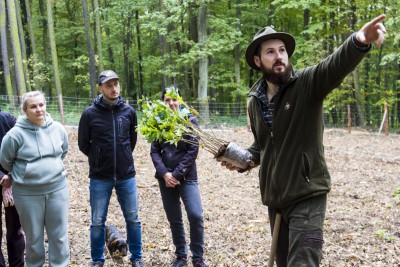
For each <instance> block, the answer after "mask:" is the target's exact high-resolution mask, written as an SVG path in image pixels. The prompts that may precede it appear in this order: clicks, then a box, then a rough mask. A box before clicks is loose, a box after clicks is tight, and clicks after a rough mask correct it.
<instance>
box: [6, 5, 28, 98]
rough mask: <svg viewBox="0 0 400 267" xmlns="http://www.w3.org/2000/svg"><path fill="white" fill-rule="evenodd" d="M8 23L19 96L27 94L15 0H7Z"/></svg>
mask: <svg viewBox="0 0 400 267" xmlns="http://www.w3.org/2000/svg"><path fill="white" fill-rule="evenodd" d="M7 11H8V14H7V15H8V21H9V22H8V23H9V25H10V41H11V46H12V52H13V57H14V70H15V82H16V84H17V94H18V95H23V94H24V93H25V92H26V83H25V77H24V66H23V62H22V53H21V46H20V42H19V36H18V22H17V16H16V14H17V13H16V12H17V11H16V9H15V2H14V0H7Z"/></svg>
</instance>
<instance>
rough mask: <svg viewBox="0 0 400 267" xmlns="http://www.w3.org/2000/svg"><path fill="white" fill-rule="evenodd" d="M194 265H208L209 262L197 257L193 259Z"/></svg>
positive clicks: (198, 266) (194, 266) (199, 266)
mask: <svg viewBox="0 0 400 267" xmlns="http://www.w3.org/2000/svg"><path fill="white" fill-rule="evenodd" d="M193 267H207V264H206V263H205V262H204V260H203V259H196V260H193Z"/></svg>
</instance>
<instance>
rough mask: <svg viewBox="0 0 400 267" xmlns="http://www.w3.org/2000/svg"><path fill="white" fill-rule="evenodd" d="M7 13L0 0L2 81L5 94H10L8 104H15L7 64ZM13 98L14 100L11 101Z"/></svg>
mask: <svg viewBox="0 0 400 267" xmlns="http://www.w3.org/2000/svg"><path fill="white" fill-rule="evenodd" d="M6 21H7V15H6V9H5V3H4V0H0V37H1V57H2V59H3V68H4V81H5V86H6V92H7V95H9V96H10V104H14V105H16V104H17V102H16V98H12V96H13V95H14V94H13V88H12V84H11V75H10V66H9V64H8V50H7V49H8V45H7V29H6V24H7V22H6ZM12 100H14V101H12Z"/></svg>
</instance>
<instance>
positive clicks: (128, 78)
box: [122, 12, 133, 96]
mask: <svg viewBox="0 0 400 267" xmlns="http://www.w3.org/2000/svg"><path fill="white" fill-rule="evenodd" d="M131 20H132V17H131V13H130V12H129V15H128V18H127V20H126V25H125V27H126V28H125V40H124V44H123V54H124V80H125V85H123V90H122V95H124V96H129V95H130V90H131V88H132V87H133V78H132V75H133V74H132V68H131V62H130V59H129V54H130V47H131V44H132V32H131Z"/></svg>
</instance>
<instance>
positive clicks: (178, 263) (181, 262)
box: [171, 258, 188, 267]
mask: <svg viewBox="0 0 400 267" xmlns="http://www.w3.org/2000/svg"><path fill="white" fill-rule="evenodd" d="M187 262H188V261H187V259H186V258H177V259H176V260H175V261H174V263H172V265H171V267H182V266H186V265H187Z"/></svg>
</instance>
